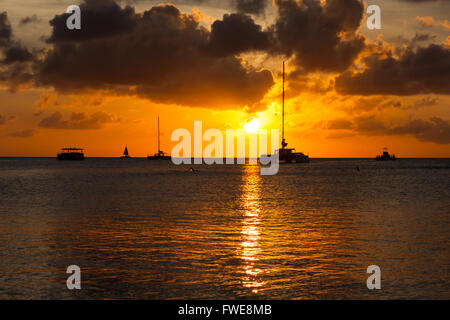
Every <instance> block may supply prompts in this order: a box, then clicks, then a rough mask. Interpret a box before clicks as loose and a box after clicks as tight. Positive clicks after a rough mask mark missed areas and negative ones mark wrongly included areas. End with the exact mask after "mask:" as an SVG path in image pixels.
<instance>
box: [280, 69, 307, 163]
mask: <svg viewBox="0 0 450 320" xmlns="http://www.w3.org/2000/svg"><path fill="white" fill-rule="evenodd" d="M285 79H286V77H285V62H284V61H283V104H282V105H283V109H282V121H281V124H282V140H281V149H277V150H275V154H278V155H279V160H280V162H284V163H292V162H295V163H309V156H307V155H305V154H304V153H303V152H295V149H294V148H287V146H288V143H287V142H286V139H285V137H284V133H285V130H284V108H285V107H284V105H285V90H284V87H285V81H286V80H285Z"/></svg>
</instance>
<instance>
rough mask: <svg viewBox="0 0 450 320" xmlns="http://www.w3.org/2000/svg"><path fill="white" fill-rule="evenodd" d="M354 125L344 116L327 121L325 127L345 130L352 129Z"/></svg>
mask: <svg viewBox="0 0 450 320" xmlns="http://www.w3.org/2000/svg"><path fill="white" fill-rule="evenodd" d="M353 127H354V125H353V122H351V121H350V120H348V119H344V118H337V119H333V120H330V121H328V123H327V126H326V128H327V129H330V130H345V129H352V128H353Z"/></svg>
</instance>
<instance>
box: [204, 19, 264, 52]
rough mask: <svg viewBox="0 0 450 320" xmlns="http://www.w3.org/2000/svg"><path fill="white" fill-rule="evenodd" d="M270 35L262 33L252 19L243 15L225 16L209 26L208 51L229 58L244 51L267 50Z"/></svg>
mask: <svg viewBox="0 0 450 320" xmlns="http://www.w3.org/2000/svg"><path fill="white" fill-rule="evenodd" d="M270 37H271V35H270V33H269V32H265V31H262V28H261V26H259V25H257V24H256V23H255V22H254V21H253V19H252V18H251V17H249V16H247V15H245V14H236V13H233V14H225V15H224V16H223V20H217V21H215V22H214V23H213V24H212V26H211V35H210V40H209V42H208V50H209V51H210V52H211V53H212V54H214V55H217V56H229V55H235V54H240V53H243V52H246V51H252V50H253V51H257V50H268V49H269V47H270V45H271V41H270Z"/></svg>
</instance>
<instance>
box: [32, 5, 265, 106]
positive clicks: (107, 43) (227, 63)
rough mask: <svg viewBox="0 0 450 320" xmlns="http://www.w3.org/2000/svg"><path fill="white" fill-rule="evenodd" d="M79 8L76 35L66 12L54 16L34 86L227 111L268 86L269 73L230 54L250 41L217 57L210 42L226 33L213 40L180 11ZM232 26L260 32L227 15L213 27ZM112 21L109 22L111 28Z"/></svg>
mask: <svg viewBox="0 0 450 320" xmlns="http://www.w3.org/2000/svg"><path fill="white" fill-rule="evenodd" d="M81 10H82V11H84V12H90V13H89V15H88V16H87V17H88V18H87V19H86V20H87V21H86V24H85V25H82V30H84V31H83V32H82V33H80V34H79V35H74V34H76V33H74V32H71V31H69V30H67V28H66V27H65V25H63V24H62V22H61V21H62V20H63V18H62V17H64V15H61V16H57V17H55V19H53V20H52V21H53V22H52V26H53V33H52V36H51V37H50V39H49V41H50V42H51V43H52V44H53V48H52V50H50V51H49V53H48V54H47V56H46V57H45V59H44V60H43V61H42V62H40V63H39V65H38V66H37V80H38V83H39V84H40V85H49V86H53V87H55V88H56V89H57V90H59V91H61V92H79V91H80V90H84V89H103V90H109V91H111V92H118V93H121V94H122V93H128V94H138V95H139V96H141V97H144V98H148V99H150V100H152V101H155V102H159V103H171V104H179V105H185V106H202V107H213V108H233V107H238V106H239V107H242V106H246V105H248V106H252V105H254V104H256V103H258V102H259V101H260V100H261V99H262V98H263V97H264V95H265V93H266V92H267V91H268V90H269V89H270V88H271V87H272V85H273V84H274V81H273V76H272V74H271V72H269V71H268V70H258V69H255V68H252V67H250V66H248V65H246V64H245V63H244V61H243V60H241V59H240V58H237V57H235V56H234V53H238V51H239V50H251V49H254V48H255V47H257V44H256V42H253V44H252V45H250V46H249V45H247V44H245V43H243V42H242V41H241V42H238V44H236V43H231V42H230V41H229V42H228V45H229V46H228V47H224V46H222V47H221V50H222V52H220V54H219V53H218V52H217V51H216V52H214V54H213V53H212V52H211V46H210V45H209V43H210V42H209V41H216V40H214V39H217V37H218V38H220V39H222V40H223V41H226V39H227V35H224V34H220V32H219V33H217V32H216V33H214V35H215V38H213V37H211V34H210V32H209V31H208V30H207V29H205V28H203V27H201V26H200V25H199V21H198V20H197V19H196V17H195V15H192V14H184V13H181V12H180V11H179V9H178V8H176V7H175V6H173V5H158V6H155V7H152V8H151V9H150V10H148V11H144V12H143V13H141V14H135V13H134V9H132V8H130V7H126V8H124V9H121V8H120V7H119V6H118V5H117V4H115V2H114V1H112V0H102V1H100V2H97V1H94V0H86V1H85V2H84V3H83V4H81ZM89 16H91V17H98V18H99V19H100V21H101V22H102V23H101V24H102V25H104V26H106V27H101V26H100V23H99V22H93V23H91V20H90V19H89ZM116 20H118V21H119V22H117V21H116ZM233 23H238V24H239V25H240V26H245V27H247V28H248V29H249V31H248V32H250V34H252V35H253V34H258V31H259V29H258V28H257V27H256V25H254V24H253V21H252V20H251V19H250V18H248V17H246V16H243V15H234V16H231V15H230V16H226V17H225V18H224V21H222V22H221V23H218V24H219V25H221V26H222V27H224V26H225V27H226V28H231V29H232V30H233V28H232V25H233ZM110 25H115V26H114V27H113V28H112V29H109V27H108V26H110ZM216 25H217V24H216ZM252 28H253V29H252ZM215 30H216V31H217V28H216V29H215ZM213 32H214V31H213ZM252 32H253V33H252ZM247 40H248V39H247ZM250 43H252V42H250ZM243 46H244V47H243ZM245 46H246V47H245ZM231 53H233V54H231ZM227 54H228V55H227Z"/></svg>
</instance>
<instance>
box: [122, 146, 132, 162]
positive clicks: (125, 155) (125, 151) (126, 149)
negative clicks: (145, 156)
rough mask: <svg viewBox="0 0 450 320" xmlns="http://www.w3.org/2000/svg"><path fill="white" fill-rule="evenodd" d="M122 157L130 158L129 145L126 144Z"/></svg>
mask: <svg viewBox="0 0 450 320" xmlns="http://www.w3.org/2000/svg"><path fill="white" fill-rule="evenodd" d="M120 158H121V159H130V158H131V157H130V154H129V153H128V147H127V146H125V150H124V151H123V156H121V157H120Z"/></svg>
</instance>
